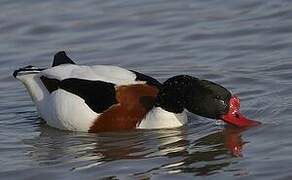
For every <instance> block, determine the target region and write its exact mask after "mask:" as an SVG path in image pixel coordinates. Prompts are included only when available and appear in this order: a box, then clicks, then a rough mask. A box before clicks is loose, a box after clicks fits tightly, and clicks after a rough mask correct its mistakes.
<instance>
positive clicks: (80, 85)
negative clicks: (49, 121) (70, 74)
mask: <svg viewBox="0 0 292 180" xmlns="http://www.w3.org/2000/svg"><path fill="white" fill-rule="evenodd" d="M41 80H42V82H43V84H44V85H45V87H46V88H47V89H48V91H49V92H50V93H52V92H53V91H55V90H57V89H63V90H65V91H68V92H70V93H72V94H75V95H77V96H79V97H81V98H82V99H84V101H85V103H86V104H87V105H88V106H89V107H90V108H91V109H92V110H93V111H94V112H96V113H102V112H103V111H105V110H106V109H108V108H109V107H111V106H112V105H114V104H117V100H116V90H115V85H114V84H112V83H107V82H103V81H90V80H84V79H77V78H70V79H64V80H62V81H60V80H57V79H50V78H47V77H44V76H41Z"/></svg>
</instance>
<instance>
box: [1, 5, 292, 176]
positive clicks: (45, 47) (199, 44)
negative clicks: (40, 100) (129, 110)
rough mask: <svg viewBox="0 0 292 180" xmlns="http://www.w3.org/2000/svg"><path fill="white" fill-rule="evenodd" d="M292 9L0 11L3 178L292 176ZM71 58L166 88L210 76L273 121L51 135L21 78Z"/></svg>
mask: <svg viewBox="0 0 292 180" xmlns="http://www.w3.org/2000/svg"><path fill="white" fill-rule="evenodd" d="M291 19H292V2H291V1H288V0H278V1H274V0H265V1H263V0H262V1H261V0H253V1H250V0H246V1H231V0H227V1H219V0H204V1H201V0H197V1H195V0H193V1H191V0H186V1H175V0H168V1H166V0H155V1H154V0H147V1H146V0H141V1H135V0H121V1H112V0H98V1H94V0H83V1H77V0H72V1H57V0H55V1H54V0H53V1H47V2H45V1H44V2H43V1H36V0H28V1H20V0H14V1H5V0H3V1H1V2H0V63H1V64H0V82H1V83H0V165H1V168H0V179H5V180H6V179H8V180H9V179H43V180H46V179H70V180H72V179H73V180H74V179H101V178H109V179H110V178H111V179H194V178H195V179H203V178H206V177H207V178H208V179H216V180H217V179H265V180H266V179H291V178H292V166H291V164H292V156H291V151H292V141H291V139H292V121H291V117H292V116H291V108H292V73H291V69H292V49H291V47H292V21H291ZM60 50H66V51H67V52H68V55H69V56H70V57H72V59H73V60H75V61H76V62H77V63H79V64H86V65H94V64H110V65H118V66H122V67H125V68H129V69H134V70H136V71H140V72H143V73H145V74H147V75H151V76H153V77H155V78H157V79H159V80H160V81H162V82H163V81H164V80H166V79H167V78H169V77H171V76H174V75H178V74H189V75H192V76H196V77H199V78H203V79H209V80H212V81H215V82H217V83H219V84H222V85H223V86H225V87H227V88H228V89H230V90H231V91H232V92H233V93H235V94H237V95H238V96H239V97H240V98H241V104H242V108H241V109H242V112H243V114H246V115H248V116H249V117H250V118H253V119H256V120H259V121H261V122H262V123H263V125H261V126H260V127H256V128H252V129H248V130H241V129H236V128H232V127H230V126H224V125H223V124H221V123H217V122H215V121H214V120H210V119H206V118H202V117H198V116H195V115H189V123H188V125H187V126H185V127H182V128H176V129H166V130H147V131H146V130H133V131H129V132H111V133H99V134H89V133H79V132H67V131H61V130H57V129H54V128H51V127H48V126H47V125H46V124H44V122H43V121H42V120H41V119H40V118H39V116H38V115H37V112H36V109H35V107H34V105H33V104H32V102H31V100H30V97H29V96H28V94H27V93H26V91H25V89H24V87H23V85H21V84H20V83H19V82H18V81H16V80H15V79H13V77H12V72H13V71H14V70H15V69H17V68H19V67H22V66H25V65H35V66H41V67H46V66H49V65H50V64H51V63H52V57H53V55H54V53H56V52H57V51H60Z"/></svg>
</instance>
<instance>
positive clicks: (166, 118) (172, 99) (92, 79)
mask: <svg viewBox="0 0 292 180" xmlns="http://www.w3.org/2000/svg"><path fill="white" fill-rule="evenodd" d="M13 76H14V77H15V78H16V79H18V80H19V81H20V82H22V83H23V84H24V86H25V87H26V90H27V92H28V94H29V95H30V97H31V99H32V101H33V103H34V104H35V106H36V109H37V112H38V114H39V116H40V117H41V118H42V119H43V120H44V121H45V122H46V123H47V124H48V125H49V126H51V127H54V128H58V129H62V130H69V131H83V132H92V133H97V132H106V131H119V130H130V129H163V128H177V127H181V126H183V125H185V124H186V123H187V122H188V117H187V114H188V113H187V112H189V113H193V114H195V115H198V116H202V117H206V118H211V119H216V120H223V121H224V122H226V123H227V124H231V125H234V126H237V127H250V126H255V125H258V124H260V122H258V121H255V120H251V119H248V118H246V117H245V116H243V115H242V114H241V113H240V111H239V108H240V100H239V98H238V97H237V96H235V95H232V94H231V92H230V91H228V90H227V89H226V88H224V87H223V86H221V85H219V84H217V83H215V82H212V81H209V80H201V79H199V78H197V77H193V76H190V75H176V76H173V77H171V78H169V79H167V80H166V81H165V82H163V83H160V82H159V81H158V80H156V79H155V78H153V77H150V76H148V75H145V74H143V73H140V72H137V71H134V70H128V69H125V68H122V67H118V66H113V65H93V66H86V65H77V64H76V63H75V62H74V61H73V60H72V59H71V58H69V57H68V56H67V54H66V52H65V51H60V52H57V53H56V54H55V55H54V58H53V63H52V65H51V67H48V68H38V67H35V66H32V65H29V66H25V67H23V68H19V69H17V70H15V71H14V72H13Z"/></svg>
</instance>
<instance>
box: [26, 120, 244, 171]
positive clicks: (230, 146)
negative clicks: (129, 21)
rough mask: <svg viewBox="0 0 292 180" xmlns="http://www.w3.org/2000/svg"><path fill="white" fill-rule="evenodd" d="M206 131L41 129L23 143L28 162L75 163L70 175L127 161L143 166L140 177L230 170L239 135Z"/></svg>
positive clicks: (238, 148)
mask: <svg viewBox="0 0 292 180" xmlns="http://www.w3.org/2000/svg"><path fill="white" fill-rule="evenodd" d="M200 128H202V127H200ZM209 129H210V131H209V132H200V130H199V132H195V131H196V128H194V129H192V132H189V130H188V129H187V128H179V129H164V130H151V131H148V130H147V131H129V132H119V133H100V134H88V133H78V132H77V133H76V132H75V133H74V132H68V131H58V130H55V129H53V128H49V127H48V126H46V125H42V127H41V129H40V131H41V134H40V136H39V137H37V138H34V139H31V140H26V141H25V143H26V144H29V145H30V146H32V147H33V148H32V149H31V153H30V154H29V155H30V156H31V158H33V159H34V160H35V161H37V162H39V164H42V165H53V164H66V163H69V164H70V162H72V160H74V163H73V166H74V168H73V169H83V168H90V167H92V166H93V167H96V168H98V166H99V165H101V164H106V163H107V162H113V163H114V162H118V161H120V160H130V161H127V162H128V163H129V166H131V162H132V161H131V160H133V162H137V161H136V160H143V161H144V162H145V168H146V169H143V171H142V174H143V173H146V174H147V173H151V172H152V171H157V170H158V171H160V170H162V171H170V172H171V171H185V172H192V173H196V174H209V173H213V172H215V171H217V170H220V169H222V168H223V167H226V166H229V165H230V163H231V159H232V157H234V156H239V155H240V156H241V155H242V154H241V150H242V148H243V144H244V142H243V140H242V138H241V135H240V134H241V131H242V130H238V129H234V128H232V127H226V128H224V129H219V130H218V129H217V130H216V129H213V128H209ZM212 129H213V130H212ZM202 134H203V135H202ZM205 134H207V135H205ZM155 158H158V159H159V158H167V159H165V160H164V161H158V162H156V163H155V164H154V167H153V164H151V163H150V164H151V167H150V165H149V166H147V162H148V160H149V161H150V162H151V159H155ZM70 166H72V163H71V164H70ZM137 174H141V172H137Z"/></svg>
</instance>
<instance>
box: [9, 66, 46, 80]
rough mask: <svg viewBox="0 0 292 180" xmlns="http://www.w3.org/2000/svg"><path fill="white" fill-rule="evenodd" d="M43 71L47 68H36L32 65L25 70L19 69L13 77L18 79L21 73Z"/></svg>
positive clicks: (24, 68)
mask: <svg viewBox="0 0 292 180" xmlns="http://www.w3.org/2000/svg"><path fill="white" fill-rule="evenodd" d="M42 70H45V68H36V67H34V66H32V65H29V66H25V67H23V68H19V69H17V70H15V71H14V72H13V74H12V75H13V77H15V78H16V76H17V75H18V73H19V72H27V73H28V72H29V73H38V72H40V71H42Z"/></svg>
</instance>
